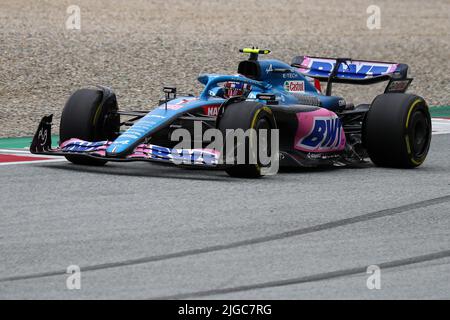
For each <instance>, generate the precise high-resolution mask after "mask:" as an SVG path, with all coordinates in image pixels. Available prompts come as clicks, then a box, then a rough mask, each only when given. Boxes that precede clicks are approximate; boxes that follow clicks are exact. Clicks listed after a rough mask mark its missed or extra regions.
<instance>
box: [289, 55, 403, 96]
mask: <svg viewBox="0 0 450 320" xmlns="http://www.w3.org/2000/svg"><path fill="white" fill-rule="evenodd" d="M291 65H292V66H293V67H294V68H297V71H298V72H300V73H302V74H304V75H306V76H309V77H312V78H315V79H318V80H320V81H328V87H327V95H331V83H332V82H336V83H349V84H373V83H378V82H382V81H389V84H388V86H387V87H386V90H385V92H405V91H406V89H407V88H408V86H409V84H410V83H411V81H412V79H409V78H408V77H407V75H408V65H406V64H402V63H395V62H382V61H366V60H353V59H350V58H322V57H309V56H297V57H294V59H293V60H292V64H291Z"/></svg>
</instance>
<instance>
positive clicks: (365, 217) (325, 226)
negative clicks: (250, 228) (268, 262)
mask: <svg viewBox="0 0 450 320" xmlns="http://www.w3.org/2000/svg"><path fill="white" fill-rule="evenodd" d="M449 201H450V195H446V196H442V197H437V198H433V199H429V200H424V201H419V202H415V203H411V204H407V205H403V206H399V207H395V208H390V209H384V210H379V211H375V212H370V213H367V214H362V215H359V216H355V217H351V218H345V219H340V220H335V221H331V222H326V223H322V224H318V225H315V226H310V227H306V228H299V229H295V230H290V231H286V232H281V233H277V234H272V235H267V236H262V237H257V238H252V239H246V240H240V241H236V242H231V243H227V244H219V245H213V246H208V247H203V248H197V249H190V250H184V251H178V252H174V253H168V254H162V255H154V256H148V257H142V258H137V259H129V260H124V261H116V262H110V263H102V264H96V265H90V266H84V267H81V270H82V271H83V272H86V271H96V270H103V269H111V268H119V267H126V266H130V265H138V264H144V263H151V262H157V261H163V260H170V259H176V258H183V257H188V256H194V255H199V254H204V253H210V252H217V251H222V250H228V249H235V248H239V247H245V246H250V245H255V244H260V243H265V242H271V241H276V240H282V239H286V238H291V237H296V236H301V235H305V234H310V233H314V232H319V231H324V230H330V229H334V228H338V227H343V226H348V225H351V224H355V223H359V222H365V221H369V220H373V219H378V218H383V217H388V216H393V215H396V214H400V213H403V212H407V211H410V210H415V209H420V208H425V207H429V206H433V205H437V204H441V203H445V202H449ZM358 270H359V269H358ZM65 274H66V271H65V270H56V271H48V272H41V273H34V274H27V275H17V276H10V277H4V278H0V283H1V282H7V281H19V280H27V279H36V278H44V277H51V276H59V275H65Z"/></svg>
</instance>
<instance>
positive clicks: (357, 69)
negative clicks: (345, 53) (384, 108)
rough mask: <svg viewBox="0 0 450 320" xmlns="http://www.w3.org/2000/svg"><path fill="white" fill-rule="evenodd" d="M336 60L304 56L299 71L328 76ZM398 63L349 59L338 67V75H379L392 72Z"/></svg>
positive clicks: (361, 77)
mask: <svg viewBox="0 0 450 320" xmlns="http://www.w3.org/2000/svg"><path fill="white" fill-rule="evenodd" d="M335 63H336V61H335V60H334V59H317V58H309V57H307V58H305V60H304V61H303V63H302V66H301V67H300V71H301V72H304V73H307V74H308V75H311V76H315V75H316V76H328V75H329V74H330V72H331V70H333V68H334V65H335ZM397 65H398V64H392V63H381V62H370V61H351V62H350V61H349V63H348V64H347V65H346V64H341V65H340V66H339V69H338V77H340V78H349V79H365V78H368V77H372V76H379V75H383V74H387V73H392V72H394V71H395V69H396V68H397Z"/></svg>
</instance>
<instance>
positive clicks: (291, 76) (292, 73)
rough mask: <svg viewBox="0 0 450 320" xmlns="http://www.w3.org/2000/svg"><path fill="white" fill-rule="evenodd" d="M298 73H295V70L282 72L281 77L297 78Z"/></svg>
mask: <svg viewBox="0 0 450 320" xmlns="http://www.w3.org/2000/svg"><path fill="white" fill-rule="evenodd" d="M297 76H298V74H296V73H295V72H290V73H283V78H285V79H286V78H287V79H294V78H297Z"/></svg>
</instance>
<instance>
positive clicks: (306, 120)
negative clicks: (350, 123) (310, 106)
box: [294, 109, 346, 152]
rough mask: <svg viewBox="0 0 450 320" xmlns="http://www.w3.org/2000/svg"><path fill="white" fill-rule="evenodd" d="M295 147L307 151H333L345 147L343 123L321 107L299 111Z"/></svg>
mask: <svg viewBox="0 0 450 320" xmlns="http://www.w3.org/2000/svg"><path fill="white" fill-rule="evenodd" d="M297 119H298V129H297V134H296V136H295V146H294V147H295V149H297V150H301V151H305V152H333V151H341V150H343V149H344V148H345V143H346V140H345V134H344V129H343V128H342V123H341V121H340V120H339V118H338V117H337V115H336V114H334V113H333V112H331V111H328V110H325V109H319V110H316V111H312V112H299V113H297Z"/></svg>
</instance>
